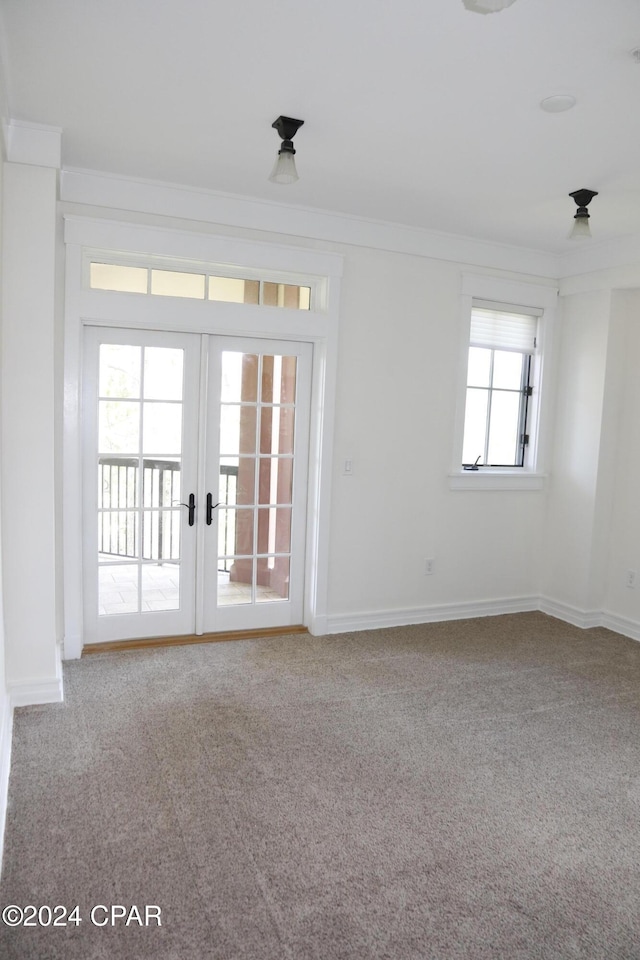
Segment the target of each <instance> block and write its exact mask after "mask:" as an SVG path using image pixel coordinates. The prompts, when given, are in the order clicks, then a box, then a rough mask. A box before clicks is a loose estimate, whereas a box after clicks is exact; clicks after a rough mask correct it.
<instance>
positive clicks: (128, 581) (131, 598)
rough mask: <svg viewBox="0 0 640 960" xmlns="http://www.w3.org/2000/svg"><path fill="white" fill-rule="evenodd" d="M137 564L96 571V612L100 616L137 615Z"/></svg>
mask: <svg viewBox="0 0 640 960" xmlns="http://www.w3.org/2000/svg"><path fill="white" fill-rule="evenodd" d="M138 570H139V568H138V564H137V563H126V564H120V563H118V564H112V565H110V566H101V567H100V569H99V571H98V612H99V614H100V616H103V617H104V616H107V617H109V616H117V615H119V614H120V615H121V614H123V613H138V611H139V606H138Z"/></svg>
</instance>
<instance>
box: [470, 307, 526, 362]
mask: <svg viewBox="0 0 640 960" xmlns="http://www.w3.org/2000/svg"><path fill="white" fill-rule="evenodd" d="M538 316H539V314H538V313H537V311H536V313H534V312H533V311H532V313H531V314H529V313H512V312H511V311H506V310H496V309H492V308H490V307H488V306H477V305H476V304H475V302H474V304H473V306H472V309H471V336H470V344H471V346H472V347H490V348H491V349H493V350H513V351H517V352H518V353H533V352H534V351H535V348H536V331H537V329H538Z"/></svg>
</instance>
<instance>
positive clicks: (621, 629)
mask: <svg viewBox="0 0 640 960" xmlns="http://www.w3.org/2000/svg"><path fill="white" fill-rule="evenodd" d="M598 626H599V627H606V628H607V630H613V631H614V633H621V634H622V635H623V637H629V638H630V639H631V640H640V623H638V621H637V620H630V619H629V618H628V617H620V616H618V614H617V613H610V612H609V611H608V610H603V611H602V613H601V614H600V623H599V624H598Z"/></svg>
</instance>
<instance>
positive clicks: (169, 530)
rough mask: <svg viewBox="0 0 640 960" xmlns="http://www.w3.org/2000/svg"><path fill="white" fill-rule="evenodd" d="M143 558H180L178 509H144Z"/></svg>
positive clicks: (160, 560)
mask: <svg viewBox="0 0 640 960" xmlns="http://www.w3.org/2000/svg"><path fill="white" fill-rule="evenodd" d="M142 557H143V559H144V560H157V561H159V562H162V561H163V560H179V559H180V512H179V510H145V511H144V513H143V515H142Z"/></svg>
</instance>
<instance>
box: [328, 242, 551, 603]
mask: <svg viewBox="0 0 640 960" xmlns="http://www.w3.org/2000/svg"><path fill="white" fill-rule="evenodd" d="M464 269H465V268H464V266H463V265H462V264H454V263H446V262H440V261H434V260H430V259H425V258H421V257H411V256H404V255H401V254H390V253H386V252H382V251H373V250H362V249H356V248H350V249H349V250H348V251H347V253H346V261H345V271H344V276H343V285H342V289H343V298H342V310H341V331H340V348H339V367H338V398H337V410H338V416H337V427H336V448H335V456H334V462H335V476H334V488H333V506H332V529H331V556H332V562H331V587H330V608H331V611H332V615H333V616H334V617H339V618H340V619H341V620H344V618H345V615H350V616H355V615H357V614H365V615H370V614H372V613H375V612H381V611H403V610H406V609H411V608H425V607H431V606H434V605H436V606H438V605H442V604H458V603H470V602H473V601H478V600H482V601H484V600H487V599H490V600H493V599H497V598H513V597H523V596H530V595H532V594H533V593H534V592H535V589H536V570H535V566H534V564H533V562H532V558H533V557H534V556H535V555H536V541H537V536H538V530H539V529H540V524H541V520H542V516H543V509H544V498H543V495H542V494H540V493H537V492H525V491H522V492H520V491H518V492H496V491H481V492H475V491H473V492H466V491H465V492H462V491H455V492H454V491H451V490H450V489H449V486H448V482H447V477H448V473H449V470H450V468H451V456H452V436H453V429H454V421H455V410H456V402H457V400H458V397H457V392H458V390H459V373H460V371H459V364H460V356H461V354H460V344H461V340H462V338H463V337H464V336H465V333H464V331H463V330H462V328H461V319H460V317H461V314H460V291H461V278H462V273H463V271H464ZM347 458H350V459H352V460H353V475H352V476H349V477H345V476H343V475H342V470H343V464H344V460H345V459H347ZM427 557H432V558H433V559H434V561H435V563H434V571H435V572H434V574H433V575H432V576H425V575H424V560H425V558H427Z"/></svg>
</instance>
